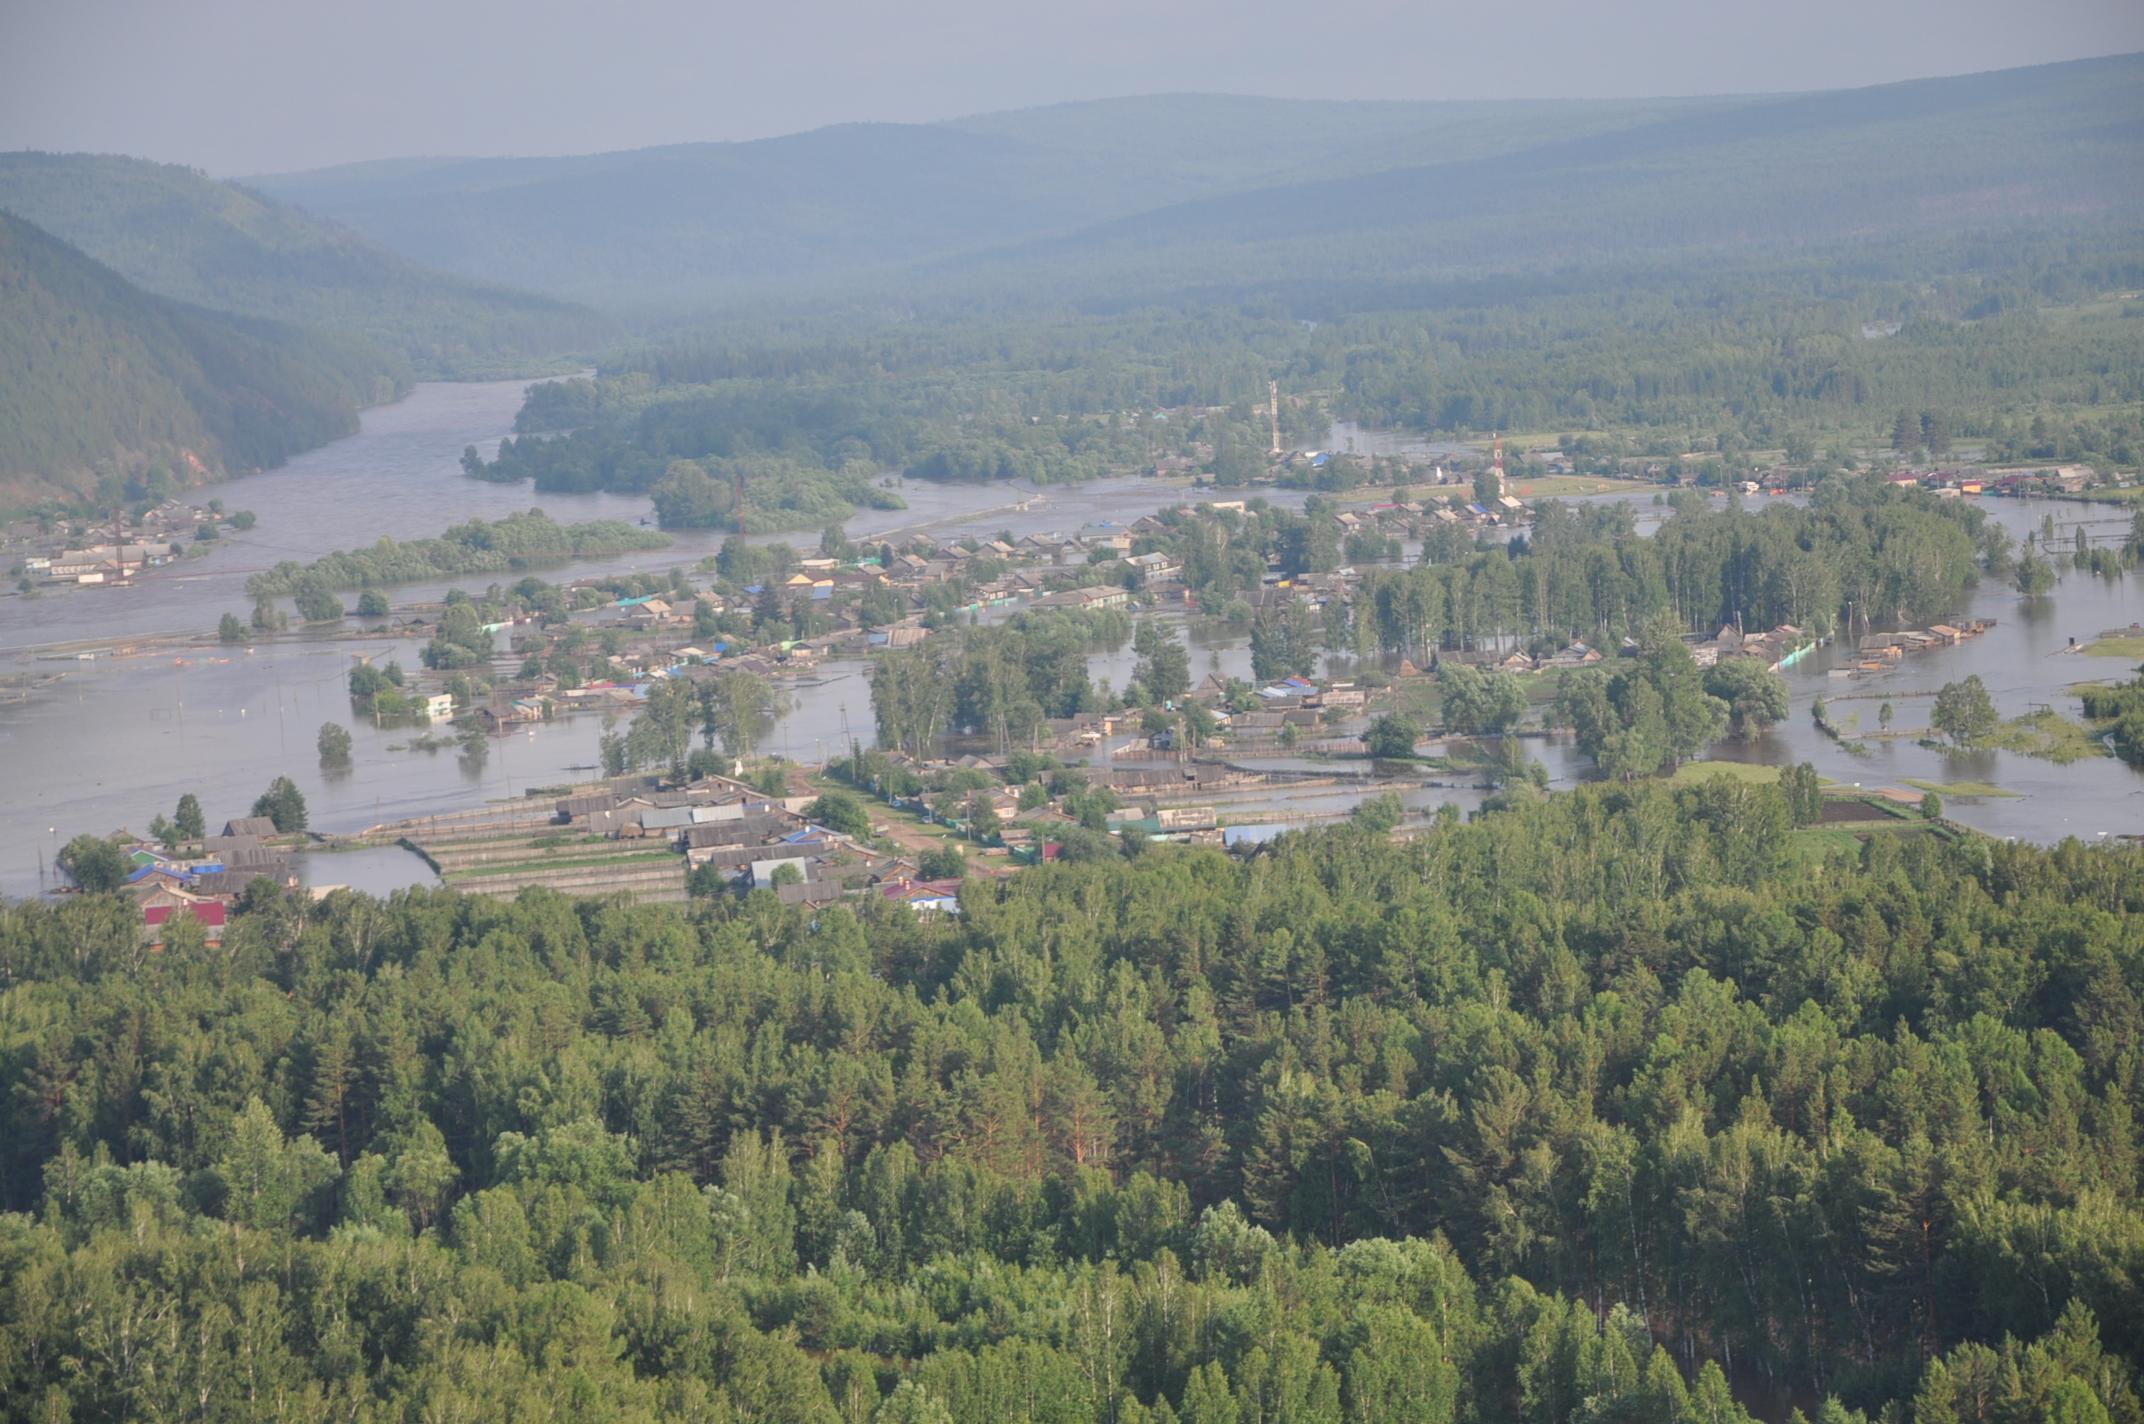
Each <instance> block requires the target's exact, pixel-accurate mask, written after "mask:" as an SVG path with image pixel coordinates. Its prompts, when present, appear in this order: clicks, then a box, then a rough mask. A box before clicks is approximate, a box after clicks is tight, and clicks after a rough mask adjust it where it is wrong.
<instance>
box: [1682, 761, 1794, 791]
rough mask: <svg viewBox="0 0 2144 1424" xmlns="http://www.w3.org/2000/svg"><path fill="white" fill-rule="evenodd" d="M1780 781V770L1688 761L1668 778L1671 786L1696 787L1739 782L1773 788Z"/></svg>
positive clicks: (1742, 763) (1750, 764)
mask: <svg viewBox="0 0 2144 1424" xmlns="http://www.w3.org/2000/svg"><path fill="white" fill-rule="evenodd" d="M1778 780H1779V768H1778V767H1776V766H1765V765H1763V764H1761V763H1756V762H1746V761H1686V762H1684V763H1683V764H1682V765H1681V766H1678V767H1676V768H1675V774H1674V775H1673V776H1671V777H1669V778H1668V784H1669V785H1670V786H1695V785H1697V784H1698V783H1699V782H1703V781H1739V782H1742V783H1743V784H1744V785H1746V786H1771V785H1773V784H1775V783H1776V782H1777V781H1778Z"/></svg>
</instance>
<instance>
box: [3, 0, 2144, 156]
mask: <svg viewBox="0 0 2144 1424" xmlns="http://www.w3.org/2000/svg"><path fill="white" fill-rule="evenodd" d="M2138 50H2144V3H2139V0H2037V3H2034V4H2031V5H2022V4H2019V3H2017V0H1793V3H1786V4H1781V3H1778V0H1763V3H1755V0H1624V3H1621V4H1607V3H1603V0H1529V3H1527V4H1524V5H1511V4H1503V3H1497V0H1475V3H1467V4H1458V3H1452V0H1322V3H1320V4H1317V5H1305V4H1302V3H1300V0H1288V3H1280V0H1231V3H1226V4H1224V3H1220V2H1219V0H1043V2H1042V3H1037V0H903V3H889V0H772V3H769V2H768V0H755V3H737V0H712V2H711V3H710V0H702V3H692V0H608V3H605V0H574V2H573V3H570V4H569V3H564V0H367V3H365V4H347V3H333V0H0V150H6V149H16V148H40V149H50V150H86V151H93V152H109V153H126V154H133V155H136V156H140V157H146V158H155V159H160V160H164V161H167V162H178V163H186V164H189V165H192V166H194V167H197V168H203V169H206V170H207V171H209V172H211V173H214V174H216V175H218V176H241V175H245V174H249V173H267V172H277V171H284V170H289V169H296V168H309V167H317V166H322V165H326V164H331V163H341V162H349V161H354V160H360V159H373V158H389V157H400V156H415V155H428V156H429V155H443V154H455V155H529V154H558V153H588V152H599V151H603V150H609V149H619V148H637V147H643V146H646V145H650V144H660V143H683V142H695V141H705V140H724V139H749V138H761V137H766V136H768V135H772V134H780V133H792V132H796V131H799V130H803V129H810V128H816V127H819V126H821V125H824V124H830V123H842V122H850V121H857V120H886V121H903V122H918V121H928V120H932V119H941V118H950V117H954V116H957V115H961V114H970V113H979V112H985V111H989V110H994V109H1007V108H1023V107H1027V106H1031V105H1037V104H1049V103H1057V102H1061V101H1064V100H1071V99H1090V98H1104V97H1109V96H1114V95H1125V94H1152V93H1172V92H1184V91H1199V92H1208V93H1234V94H1266V95H1276V96H1284V97H1293V98H1328V99H1349V98H1357V99H1440V98H1444V99H1489V98H1506V97H1522V96H1523V97H1532V98H1541V97H1560V96H1571V97H1579V96H1584V97H1627V96H1640V95H1663V94H1720V93H1748V92H1777V91H1782V90H1798V89H1820V88H1840V87H1848V86H1854V85H1862V84H1874V83H1882V82H1885V81H1888V80H1895V79H1909V78H1922V77H1928V76H1933V75H1942V74H1962V73H1971V72H1975V71H1979V70H1987V69H2000V68H2007V67H2010V66H2012V65H2020V64H2036V63H2044V62H2048V61H2053V60H2063V59H2077V58H2083V57H2086V56H2090V55H2102V54H2116V53H2127V52H2133V51H2138Z"/></svg>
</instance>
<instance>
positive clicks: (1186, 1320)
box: [0, 782, 2144, 1424]
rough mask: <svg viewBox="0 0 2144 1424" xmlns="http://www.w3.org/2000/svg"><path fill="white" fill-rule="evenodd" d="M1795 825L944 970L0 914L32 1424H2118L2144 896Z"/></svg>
mask: <svg viewBox="0 0 2144 1424" xmlns="http://www.w3.org/2000/svg"><path fill="white" fill-rule="evenodd" d="M1788 814H1789V813H1788V810H1787V806H1786V803H1785V799H1784V797H1783V796H1782V794H1781V793H1780V792H1779V791H1778V790H1777V789H1776V788H1772V787H1749V786H1740V785H1733V784H1729V783H1725V782H1714V783H1709V784H1706V785H1703V786H1700V787H1695V788H1667V787H1661V786H1640V787H1633V788H1621V787H1610V788H1597V789H1589V790H1584V791H1580V792H1576V793H1572V794H1569V795H1562V796H1557V797H1553V798H1548V799H1545V800H1541V801H1538V802H1534V803H1531V804H1527V805H1524V806H1521V807H1519V808H1518V809H1515V810H1511V811H1508V812H1502V813H1497V814H1493V815H1489V816H1486V817H1483V818H1481V819H1479V820H1477V821H1475V822H1473V823H1471V824H1463V825H1462V824H1458V823H1456V822H1448V823H1445V824H1441V825H1440V826H1439V827H1438V828H1436V829H1433V830H1431V831H1430V832H1428V833H1426V834H1424V835H1422V836H1420V837H1418V838H1416V839H1415V840H1413V841H1411V842H1408V843H1405V844H1391V843H1388V842H1386V841H1385V840H1384V839H1383V838H1382V837H1373V836H1371V835H1369V834H1366V833H1365V832H1362V831H1360V830H1352V829H1341V830H1336V831H1329V832H1320V833H1316V834H1309V835H1295V836H1289V837H1285V838H1283V839H1282V840H1281V841H1279V842H1278V843H1276V844H1274V845H1272V846H1271V847H1269V848H1267V849H1266V850H1264V851H1263V852H1261V853H1259V854H1256V855H1254V856H1252V857H1250V858H1248V859H1238V858H1231V857H1228V856H1225V855H1222V854H1220V853H1218V852H1215V851H1210V850H1189V849H1185V850H1177V849H1171V848H1155V849H1153V850H1149V851H1148V852H1147V853H1146V854H1144V855H1142V856H1139V857H1138V858H1136V859H1132V860H1123V859H1117V858H1109V859H1104V860H1099V861H1093V862H1088V863H1083V864H1079V865H1066V866H1060V867H1054V868H1043V869H1039V870H1036V871H1034V872H1031V873H1027V874H1023V875H1021V876H1018V877H1015V878H1013V879H1011V880H1009V881H1005V882H1000V883H995V884H993V883H990V882H987V881H978V880H976V879H973V878H971V879H970V880H969V881H968V883H967V884H966V885H965V886H964V888H963V890H962V893H961V902H962V914H961V915H960V916H958V917H957V918H946V917H931V918H928V919H921V920H919V919H917V918H915V917H914V916H912V915H911V914H909V913H908V912H907V911H905V910H900V909H897V908H894V907H889V906H885V905H882V904H881V903H879V902H878V901H876V900H875V899H872V900H870V901H868V902H865V903H860V904H853V905H852V904H845V905H838V906H833V907H827V908H822V909H817V910H810V911H805V910H802V909H784V908H783V907H781V906H780V905H779V904H778V903H777V902H776V901H775V899H774V898H773V897H772V896H771V894H765V895H755V896H752V897H749V898H747V899H744V900H741V901H740V900H735V899H723V900H721V901H715V902H708V903H706V904H703V905H701V906H698V907H696V908H694V909H692V910H691V911H689V912H688V911H684V910H679V909H674V908H668V907H653V906H640V907H635V906H631V905H628V904H625V903H621V902H615V901H588V902H581V903H574V902H570V901H567V900H564V899H561V898H558V897H556V896H554V895H550V894H547V893H544V892H540V891H532V892H527V893H525V894H524V895H523V896H522V898H520V899H519V900H518V901H516V902H513V903H503V902H497V901H490V900H484V899H477V898H464V897H461V896H458V895H455V894H452V893H448V892H440V891H412V892H404V893H402V894H399V895H397V896H396V897H395V898H394V899H392V900H390V901H387V902H380V901H376V900H372V899H369V898H366V897H363V896H359V895H353V894H350V893H347V892H344V893H339V894H337V895H335V896H332V897H330V898H329V899H328V900H326V901H325V902H322V903H319V904H312V903H309V902H307V901H306V900H305V899H304V898H303V897H299V896H289V897H286V896H282V895H278V894H262V893H257V894H254V895H252V896H250V897H249V899H248V901H247V903H246V905H245V906H244V908H243V910H242V912H241V913H240V914H239V915H238V916H237V917H236V919H235V921H234V923H233V925H232V926H231V928H230V929H229V931H228V933H227V935H226V937H225V940H224V942H223V943H222V944H221V945H220V946H214V947H212V946H209V945H206V944H204V943H202V942H201V941H200V939H199V936H198V935H197V934H194V933H192V932H191V929H190V926H187V925H183V924H182V926H181V927H180V928H179V929H175V930H173V931H172V932H170V934H169V937H168V938H167V942H166V944H165V947H164V949H163V951H162V952H161V953H156V954H149V953H145V952H144V950H143V949H142V947H141V945H140V942H139V938H138V933H137V930H136V926H135V923H134V916H133V915H132V914H131V913H130V912H129V911H128V910H127V908H126V907H125V905H124V904H123V903H122V902H120V901H117V900H114V899H108V898H106V897H100V896H95V895H89V896H83V897H81V898H79V899H78V900H76V901H74V902H73V903H70V904H68V905H65V906H62V907H56V908H55V907H46V906H37V905H15V906H10V907H7V908H6V909H4V910H0V985H4V986H5V987H4V989H0V1064H4V1065H5V1067H4V1072H5V1075H6V1077H7V1078H8V1080H9V1081H10V1082H12V1083H14V1084H16V1085H17V1089H16V1091H14V1092H13V1093H11V1094H10V1095H8V1096H7V1098H6V1099H5V1101H4V1103H0V1206H4V1207H5V1208H6V1209H7V1210H8V1211H9V1212H12V1213H15V1214H13V1215H7V1216H4V1217H0V1283H4V1289H0V1311H4V1312H5V1316H6V1318H5V1321H4V1327H0V1328H4V1334H5V1337H6V1338H7V1339H9V1340H10V1341H11V1342H12V1348H11V1349H10V1350H8V1351H7V1352H5V1353H4V1354H0V1397H4V1398H5V1399H7V1400H8V1401H10V1405H9V1409H10V1412H11V1413H15V1414H24V1413H27V1412H28V1408H27V1406H28V1405H29V1404H31V1403H35V1404H37V1405H38V1407H39V1408H42V1409H45V1410H47V1411H48V1412H49V1411H52V1410H56V1409H60V1408H62V1407H65V1408H70V1409H72V1410H73V1411H74V1412H75V1413H76V1414H77V1415H90V1414H100V1413H106V1414H108V1413H153V1412H160V1411H162V1410H165V1409H167V1408H169V1409H176V1408H177V1407H178V1405H179V1402H180V1401H181V1400H185V1401H187V1404H186V1407H187V1408H188V1409H192V1408H195V1407H197V1402H198V1401H200V1400H207V1401H211V1402H212V1403H213V1405H214V1407H217V1408H225V1409H229V1410H232V1411H237V1412H244V1411H245V1410H247V1409H248V1408H251V1409H255V1410H258V1409H259V1408H260V1407H261V1405H260V1401H261V1400H269V1401H273V1406H272V1411H271V1412H280V1413H284V1414H305V1415H319V1414H323V1413H329V1412H334V1413H343V1414H349V1415H353V1416H357V1417H385V1416H388V1415H395V1416H397V1417H399V1416H400V1415H401V1414H402V1413H403V1412H404V1411H405V1409H407V1408H412V1407H415V1404H416V1402H417V1401H420V1400H422V1401H423V1402H424V1404H425V1406H426V1407H427V1408H428V1409H432V1410H434V1411H437V1410H440V1409H449V1408H451V1409H454V1410H458V1411H462V1412H475V1413H486V1412H489V1413H496V1414H511V1415H514V1416H516V1417H524V1416H529V1415H544V1416H546V1417H548V1416H549V1415H550V1414H552V1413H555V1412H557V1411H558V1409H559V1408H560V1407H562V1406H563V1405H568V1404H570V1406H571V1408H572V1410H573V1412H574V1413H576V1414H578V1415H582V1416H584V1417H588V1418H616V1419H639V1418H654V1417H665V1418H680V1417H683V1418H705V1419H724V1420H727V1419H742V1418H758V1419H797V1420H837V1419H841V1420H847V1419H911V1418H929V1419H954V1420H960V1421H977V1424H982V1421H996V1420H1001V1419H1005V1418H1014V1417H1033V1418H1038V1419H1064V1420H1102V1419H1110V1420H1117V1421H1123V1420H1155V1419H1177V1420H1184V1421H1191V1420H1197V1421H1213V1420H1236V1421H1238V1424H1240V1421H1241V1420H1243V1419H1245V1418H1259V1419H1293V1420H1332V1421H1340V1420H1350V1421H1352V1420H1365V1421H1367V1420H1386V1419H1423V1420H1447V1419H1479V1418H1502V1419H1524V1420H1540V1421H1544V1424H1546V1421H1558V1424H1561V1421H1565V1420H1569V1419H1572V1418H1585V1419H1606V1418H1628V1419H1645V1420H1656V1419H1669V1420H1681V1419H1688V1420H1698V1419H1704V1420H1738V1419H1743V1418H1746V1417H1748V1416H1747V1415H1746V1414H1745V1413H1744V1412H1743V1411H1744V1410H1745V1409H1746V1408H1747V1407H1749V1406H1751V1405H1753V1404H1758V1403H1763V1402H1766V1401H1776V1400H1784V1399H1787V1398H1794V1399H1802V1400H1810V1401H1815V1400H1821V1399H1824V1398H1825V1397H1827V1396H1828V1397H1831V1398H1832V1399H1834V1400H1835V1401H1836V1402H1835V1403H1829V1404H1826V1405H1825V1406H1824V1411H1825V1412H1824V1413H1823V1416H1822V1417H1823V1418H1824V1419H1825V1420H1826V1421H1834V1422H1835V1424H1843V1421H1848V1420H1852V1419H1856V1418H1861V1417H1868V1418H1874V1417H1876V1413H1877V1412H1878V1411H1881V1410H1883V1409H1886V1408H1892V1409H1895V1410H1896V1411H1898V1412H1897V1413H1895V1414H1893V1415H1887V1416H1885V1417H1889V1418H1897V1419H1902V1420H1911V1421H1917V1424H1918V1421H1926V1424H1934V1421H1937V1420H1950V1419H1955V1418H1985V1419H2009V1418H2017V1419H2025V1418H2034V1419H2038V1418H2063V1417H2067V1418H2107V1419H2111V1420H2135V1419H2137V1418H2138V1417H2139V1413H2138V1408H2139V1407H2138V1401H2137V1396H2136V1392H2135V1386H2134V1378H2135V1376H2134V1371H2135V1369H2136V1368H2137V1366H2138V1364H2139V1363H2140V1362H2144V1316H2140V1314H2139V1309H2138V1303H2139V1295H2138V1293H2137V1291H2136V1288H2135V1282H2136V1280H2137V1273H2138V1272H2139V1271H2140V1270H2144V1217H2140V1215H2139V1212H2138V1208H2137V1203H2136V1188H2137V1182H2138V1168H2139V1160H2138V1150H2139V1149H2138V1145H2137V1140H2136V1136H2135V1133H2134V1130H2133V1126H2132V1123H2131V1105H2132V1104H2133V1103H2134V1102H2135V1101H2136V1100H2137V1095H2138V1091H2139V1089H2140V1087H2144V1083H2140V1082H2139V1081H2138V1075H2139V1072H2140V1069H2139V1064H2140V1063H2144V1053H2140V1051H2139V1050H2140V1048H2144V1043H2140V1037H2144V1005H2140V1002H2139V997H2138V996H2139V990H2140V987H2144V939H2140V937H2139V930H2138V926H2139V925H2144V913H2140V912H2144V852H2139V851H2138V850H2137V849H2135V848H2086V847H2082V846H2079V845H2076V844H2074V843H2070V844H2065V845H2062V846H2058V847H2055V848H2053V849H2036V848H2031V847H2025V846H2016V845H2003V844H1995V843H1990V842H1986V841H1982V840H1978V839H1970V838H1968V839H1961V840H1957V841H1946V840H1944V839H1943V838H1940V837H1920V838H1913V839H1910V840H1902V839H1900V838H1893V837H1877V838H1875V839H1873V840H1871V841H1870V842H1868V844H1867V846H1866V848H1865V850H1864V851H1863V853H1862V858H1861V860H1860V861H1859V863H1858V864H1857V863H1855V862H1853V861H1851V860H1849V861H1845V862H1838V861H1834V862H1832V863H1831V864H1830V865H1829V866H1828V867H1827V872H1826V873H1825V874H1824V875H1821V876H1812V875H1809V874H1807V873H1805V872H1804V871H1803V870H1802V869H1800V868H1799V866H1798V865H1796V864H1794V863H1791V862H1790V861H1789V859H1788V858H1787V856H1786V853H1785V850H1784V846H1785V843H1786V836H1785V828H1786V826H1787V824H1788ZM121 1339H126V1340H128V1341H129V1342H130V1343H129V1345H128V1346H127V1348H125V1349H119V1348H117V1347H116V1342H118V1341H119V1340H121ZM1730 1360H1731V1361H1732V1366H1733V1368H1732V1371H1731V1372H1730V1370H1729V1369H1728V1363H1729V1361H1730ZM249 1397H250V1398H251V1399H252V1400H253V1401H254V1403H253V1404H252V1405H250V1406H249V1405H247V1404H246V1403H245V1401H246V1400H247V1399H248V1398H249ZM1738 1397H1739V1402H1738ZM1765 1407H1767V1408H1769V1407H1770V1405H1769V1404H1768V1403H1767V1404H1766V1406H1765ZM1811 1407H1812V1408H1814V1405H1813V1404H1812V1406H1811ZM1857 1411H1867V1413H1866V1415H1863V1414H1861V1413H1857ZM2064 1411H2068V1412H2067V1413H2065V1412H2064Z"/></svg>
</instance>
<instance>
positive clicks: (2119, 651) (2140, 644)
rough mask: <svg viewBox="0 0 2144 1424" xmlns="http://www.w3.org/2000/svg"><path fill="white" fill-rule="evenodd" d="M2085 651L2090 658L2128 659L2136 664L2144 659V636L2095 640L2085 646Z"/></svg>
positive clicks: (2135, 635) (2131, 635)
mask: <svg viewBox="0 0 2144 1424" xmlns="http://www.w3.org/2000/svg"><path fill="white" fill-rule="evenodd" d="M2083 651H2084V655H2085V656H2086V657H2088V658H2127V659H2129V660H2130V661H2131V662H2135V661H2137V660H2138V659H2140V658H2144V634H2129V635H2125V636H2122V637H2118V638H2094V639H2093V640H2092V641H2091V642H2089V643H2087V644H2085V645H2084V649H2083Z"/></svg>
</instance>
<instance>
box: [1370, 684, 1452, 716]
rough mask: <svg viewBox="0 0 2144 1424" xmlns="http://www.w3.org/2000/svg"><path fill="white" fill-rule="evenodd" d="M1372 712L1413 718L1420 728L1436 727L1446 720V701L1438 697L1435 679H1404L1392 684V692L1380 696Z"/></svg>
mask: <svg viewBox="0 0 2144 1424" xmlns="http://www.w3.org/2000/svg"><path fill="white" fill-rule="evenodd" d="M1370 710H1371V712H1372V713H1373V714H1375V715H1379V716H1382V715H1383V714H1384V713H1387V712H1390V713H1392V714H1394V715H1395V716H1400V717H1411V718H1413V719H1414V721H1415V723H1416V725H1418V726H1423V727H1434V726H1436V725H1438V724H1439V723H1441V722H1442V721H1443V720H1444V699H1443V698H1442V697H1441V696H1439V695H1438V693H1437V684H1436V681H1435V680H1434V679H1432V678H1427V677H1403V678H1401V679H1399V680H1398V681H1397V682H1394V683H1393V684H1392V688H1391V690H1390V691H1388V692H1383V693H1380V694H1378V697H1377V702H1376V705H1375V706H1373V707H1372V708H1371V709H1370Z"/></svg>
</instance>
